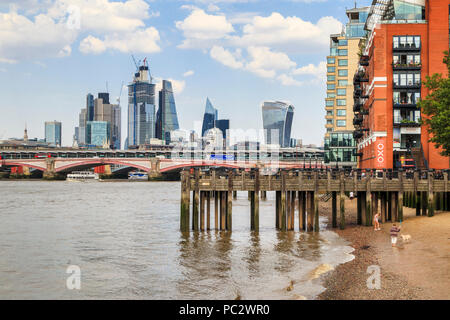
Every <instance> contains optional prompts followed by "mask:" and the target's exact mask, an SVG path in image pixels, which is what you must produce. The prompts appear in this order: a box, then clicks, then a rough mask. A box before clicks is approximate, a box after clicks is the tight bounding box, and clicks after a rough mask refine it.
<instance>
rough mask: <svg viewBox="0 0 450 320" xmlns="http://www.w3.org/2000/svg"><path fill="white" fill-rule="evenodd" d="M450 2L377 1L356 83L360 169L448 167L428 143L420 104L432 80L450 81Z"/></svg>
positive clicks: (371, 14) (440, 0)
mask: <svg viewBox="0 0 450 320" xmlns="http://www.w3.org/2000/svg"><path fill="white" fill-rule="evenodd" d="M449 13H450V0H374V1H373V4H372V7H371V11H370V14H369V17H368V19H367V23H366V29H367V30H368V36H367V39H365V40H363V41H362V43H361V60H360V68H359V70H358V71H357V73H356V74H355V78H354V85H355V91H354V100H355V104H354V112H355V118H354V124H355V126H356V131H355V132H354V137H355V138H356V139H357V142H358V148H357V150H358V151H357V152H358V156H359V161H358V166H359V167H360V168H377V169H383V168H386V169H391V168H399V167H402V165H404V164H405V160H406V163H408V161H407V159H413V160H414V163H415V165H416V166H417V167H418V168H423V169H424V168H434V169H445V168H449V163H450V162H449V158H448V157H443V156H441V155H440V150H439V149H436V148H435V146H434V144H433V143H430V142H429V138H430V137H429V133H428V131H427V129H426V127H424V126H421V125H420V117H421V115H420V110H419V109H418V108H417V105H416V104H417V102H418V101H419V100H420V99H421V98H422V97H426V96H427V95H428V90H427V88H425V87H424V86H423V85H422V84H421V81H424V80H426V76H427V75H432V74H434V73H442V74H443V75H444V76H448V70H447V66H446V65H445V64H444V63H443V61H442V60H443V57H444V51H446V50H449V36H450V33H449V30H450V28H449V20H450V15H449Z"/></svg>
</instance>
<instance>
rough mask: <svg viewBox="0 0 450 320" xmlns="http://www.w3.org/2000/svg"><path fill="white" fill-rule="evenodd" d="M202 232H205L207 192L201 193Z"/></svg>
mask: <svg viewBox="0 0 450 320" xmlns="http://www.w3.org/2000/svg"><path fill="white" fill-rule="evenodd" d="M200 231H205V191H200Z"/></svg>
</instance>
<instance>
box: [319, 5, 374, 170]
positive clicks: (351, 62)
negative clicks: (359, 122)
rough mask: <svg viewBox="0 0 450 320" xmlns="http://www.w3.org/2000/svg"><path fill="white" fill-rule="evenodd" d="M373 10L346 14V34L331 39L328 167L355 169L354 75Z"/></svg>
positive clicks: (329, 58) (326, 110) (365, 8)
mask: <svg viewBox="0 0 450 320" xmlns="http://www.w3.org/2000/svg"><path fill="white" fill-rule="evenodd" d="M369 10H370V7H363V8H353V9H349V10H346V13H347V17H348V22H347V24H346V27H345V30H343V31H342V32H341V33H339V34H332V35H330V55H329V56H328V57H327V96H326V99H325V112H326V115H325V119H326V124H325V127H326V133H325V143H324V146H325V163H326V164H331V165H333V166H336V167H345V168H347V167H349V168H351V167H355V166H356V156H355V153H356V144H355V141H354V139H353V130H354V126H353V122H352V120H353V109H352V103H351V101H352V100H353V74H354V73H355V71H356V70H357V69H358V63H359V55H358V54H359V51H360V49H359V42H360V40H361V39H363V38H364V37H365V36H366V31H365V30H364V25H365V22H366V20H367V16H368V13H369Z"/></svg>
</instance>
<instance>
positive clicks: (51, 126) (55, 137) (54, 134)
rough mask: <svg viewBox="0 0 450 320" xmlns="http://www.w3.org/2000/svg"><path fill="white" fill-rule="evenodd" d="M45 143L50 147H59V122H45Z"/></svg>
mask: <svg viewBox="0 0 450 320" xmlns="http://www.w3.org/2000/svg"><path fill="white" fill-rule="evenodd" d="M45 142H46V143H48V144H50V145H54V146H61V122H59V121H46V122H45Z"/></svg>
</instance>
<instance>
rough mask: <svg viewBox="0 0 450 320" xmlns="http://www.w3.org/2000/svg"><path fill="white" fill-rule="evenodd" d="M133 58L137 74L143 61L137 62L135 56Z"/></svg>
mask: <svg viewBox="0 0 450 320" xmlns="http://www.w3.org/2000/svg"><path fill="white" fill-rule="evenodd" d="M131 58H133V62H134V65H135V66H136V72H138V71H139V65H140V64H141V60H139V61H136V58H135V57H134V55H131Z"/></svg>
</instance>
